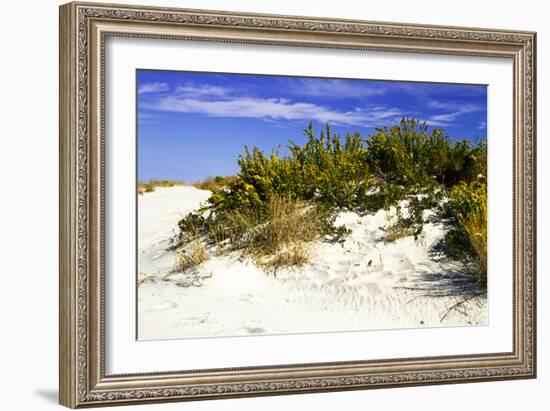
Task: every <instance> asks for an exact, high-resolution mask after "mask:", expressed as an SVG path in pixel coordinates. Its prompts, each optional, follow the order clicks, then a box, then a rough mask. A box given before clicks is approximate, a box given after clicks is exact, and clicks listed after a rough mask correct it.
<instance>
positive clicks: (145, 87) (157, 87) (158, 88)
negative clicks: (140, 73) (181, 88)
mask: <svg viewBox="0 0 550 411" xmlns="http://www.w3.org/2000/svg"><path fill="white" fill-rule="evenodd" d="M169 90H170V88H169V87H168V84H167V83H157V82H154V83H144V84H141V85H140V86H139V87H138V94H143V93H161V92H165V91H169Z"/></svg>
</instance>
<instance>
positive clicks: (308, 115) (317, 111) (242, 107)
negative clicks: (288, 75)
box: [142, 96, 401, 127]
mask: <svg viewBox="0 0 550 411" xmlns="http://www.w3.org/2000/svg"><path fill="white" fill-rule="evenodd" d="M142 108H146V109H150V110H160V111H172V112H180V113H198V114H205V115H208V116H212V117H235V118H237V117H241V118H258V119H274V120H277V119H283V120H317V121H319V122H323V123H325V122H330V123H334V124H345V125H353V126H365V127H366V126H373V125H375V126H377V125H379V120H383V119H388V118H394V117H396V116H399V115H401V112H400V111H399V110H397V109H392V108H388V109H387V108H383V107H376V108H375V109H372V110H363V109H360V108H356V109H355V110H353V111H339V110H335V109H331V108H330V107H327V106H321V105H317V104H313V103H305V102H293V101H291V100H288V99H284V98H256V97H237V98H233V99H216V100H205V99H200V98H191V97H179V96H168V97H164V98H160V99H158V100H157V101H156V102H152V103H144V104H143V105H142Z"/></svg>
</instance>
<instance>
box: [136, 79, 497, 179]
mask: <svg viewBox="0 0 550 411" xmlns="http://www.w3.org/2000/svg"><path fill="white" fill-rule="evenodd" d="M136 76H137V79H136V87H137V90H136V92H137V116H138V119H137V120H138V121H137V125H138V135H137V138H138V179H139V180H140V181H145V180H149V179H178V180H184V181H187V182H194V181H198V180H201V179H204V178H206V177H208V176H215V175H232V174H235V173H236V172H237V171H238V168H237V157H238V155H239V153H241V152H243V147H244V145H248V146H257V147H259V148H260V149H262V150H264V151H265V152H268V153H269V152H271V151H272V150H273V149H274V148H276V147H278V146H280V147H281V151H280V152H281V154H285V153H286V152H287V150H286V145H287V144H288V141H289V140H292V141H294V142H296V143H298V144H300V143H303V142H305V137H304V136H303V132H302V131H303V129H304V128H305V127H306V126H307V124H308V123H309V121H313V125H314V128H315V129H316V130H317V131H320V130H321V129H322V128H323V127H324V124H326V123H327V122H328V123H329V124H330V125H331V127H332V129H333V130H334V131H335V132H337V133H340V134H342V135H344V134H345V133H346V132H352V133H354V132H356V131H358V132H360V133H361V135H363V136H364V137H367V136H368V134H370V133H372V132H374V128H375V127H382V126H386V125H387V126H391V125H394V124H397V123H398V122H399V121H400V119H401V118H402V117H403V116H405V117H412V118H416V119H419V120H423V121H426V122H427V124H428V125H429V126H430V127H441V128H444V129H445V131H446V132H447V133H448V134H449V135H450V136H451V137H452V138H454V139H459V140H462V139H468V140H471V141H474V142H478V141H480V140H483V139H486V138H487V87H486V86H485V85H463V84H441V83H417V82H397V81H379V80H349V79H329V78H311V77H286V76H260V75H245V74H218V73H195V72H177V71H153V70H137V72H136Z"/></svg>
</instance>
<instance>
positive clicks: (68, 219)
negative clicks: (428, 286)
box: [59, 3, 536, 408]
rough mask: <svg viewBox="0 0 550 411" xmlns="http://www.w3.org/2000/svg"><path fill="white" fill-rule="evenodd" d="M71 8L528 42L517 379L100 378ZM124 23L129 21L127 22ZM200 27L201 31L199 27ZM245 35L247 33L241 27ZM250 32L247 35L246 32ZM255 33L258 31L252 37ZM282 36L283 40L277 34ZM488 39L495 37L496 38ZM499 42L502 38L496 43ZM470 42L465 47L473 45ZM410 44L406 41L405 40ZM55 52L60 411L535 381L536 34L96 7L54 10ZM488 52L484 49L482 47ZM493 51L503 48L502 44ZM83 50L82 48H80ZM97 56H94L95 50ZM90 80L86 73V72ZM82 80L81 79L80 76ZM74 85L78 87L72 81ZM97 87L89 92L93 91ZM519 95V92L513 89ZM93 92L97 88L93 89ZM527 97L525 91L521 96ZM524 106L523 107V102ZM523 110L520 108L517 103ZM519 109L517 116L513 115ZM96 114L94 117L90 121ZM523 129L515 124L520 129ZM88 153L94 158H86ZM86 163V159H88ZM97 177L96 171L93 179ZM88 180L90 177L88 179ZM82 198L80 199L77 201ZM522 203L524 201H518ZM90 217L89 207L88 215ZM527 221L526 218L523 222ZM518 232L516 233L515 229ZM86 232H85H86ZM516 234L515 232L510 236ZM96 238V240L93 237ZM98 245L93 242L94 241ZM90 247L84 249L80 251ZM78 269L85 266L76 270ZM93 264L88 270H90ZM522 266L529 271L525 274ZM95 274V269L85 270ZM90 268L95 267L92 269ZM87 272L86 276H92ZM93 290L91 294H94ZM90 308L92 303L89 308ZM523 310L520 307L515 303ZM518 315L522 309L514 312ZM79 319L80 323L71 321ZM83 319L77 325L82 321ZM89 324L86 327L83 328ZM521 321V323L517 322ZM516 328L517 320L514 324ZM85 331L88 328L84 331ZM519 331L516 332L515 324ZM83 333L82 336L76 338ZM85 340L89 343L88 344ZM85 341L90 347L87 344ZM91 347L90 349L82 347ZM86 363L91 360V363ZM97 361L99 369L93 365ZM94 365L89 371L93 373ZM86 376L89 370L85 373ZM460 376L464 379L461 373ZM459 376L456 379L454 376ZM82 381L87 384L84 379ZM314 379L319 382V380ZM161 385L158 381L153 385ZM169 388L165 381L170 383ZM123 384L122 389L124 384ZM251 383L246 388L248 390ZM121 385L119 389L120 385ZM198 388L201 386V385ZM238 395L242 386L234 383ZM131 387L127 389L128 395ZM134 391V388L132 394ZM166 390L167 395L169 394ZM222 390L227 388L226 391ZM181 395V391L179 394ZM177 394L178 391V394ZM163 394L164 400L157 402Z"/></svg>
mask: <svg viewBox="0 0 550 411" xmlns="http://www.w3.org/2000/svg"><path fill="white" fill-rule="evenodd" d="M79 7H86V8H94V7H98V8H103V9H125V10H146V11H149V12H153V11H177V12H180V13H190V14H194V13H195V14H199V13H204V14H206V15H209V16H212V15H220V16H230V17H231V16H236V17H239V16H245V17H248V18H254V17H258V18H270V19H276V18H281V19H291V20H293V21H297V22H300V21H302V20H307V21H308V22H320V23H322V22H324V23H326V24H332V23H334V24H338V23H340V24H344V23H346V24H347V23H350V24H353V23H356V24H373V25H380V26H384V25H391V26H392V27H403V28H412V30H414V29H418V30H420V29H424V28H425V29H430V28H433V29H436V30H443V29H449V30H464V31H468V30H473V31H477V32H486V33H496V34H499V33H500V34H501V35H502V36H512V35H516V36H519V37H522V38H525V39H528V38H530V41H531V47H532V50H531V52H532V54H533V55H532V56H531V60H530V61H531V64H532V67H530V68H529V67H522V68H520V72H522V71H524V70H525V69H526V68H527V69H531V76H532V79H531V82H530V83H528V84H522V86H525V87H524V88H529V87H532V90H531V94H530V95H529V96H528V97H529V98H530V103H531V106H530V107H523V108H522V109H521V110H522V114H521V116H524V115H525V114H527V115H530V116H531V127H532V130H531V131H530V132H531V134H527V135H526V134H525V132H526V131H527V130H519V131H518V133H519V134H520V135H521V136H522V137H523V139H526V138H530V139H531V140H532V141H528V142H527V143H529V144H532V147H531V155H532V157H528V158H522V159H521V161H525V162H526V163H527V164H526V165H527V167H528V168H530V170H531V173H532V174H531V175H530V176H528V177H530V180H529V181H527V185H526V186H523V183H522V188H523V191H524V192H525V196H528V195H531V197H530V199H531V201H532V202H533V204H532V205H530V206H528V209H527V212H526V213H523V214H522V215H520V216H519V217H520V218H519V221H517V223H522V222H523V221H522V220H523V219H524V218H525V219H526V221H527V223H530V224H528V226H529V227H528V228H530V231H529V232H527V233H524V234H525V235H526V236H527V237H528V241H531V242H532V248H531V255H528V256H524V258H526V262H525V265H524V267H523V269H525V268H527V269H531V270H532V273H533V276H532V279H531V281H532V283H531V284H525V288H523V286H524V284H522V285H521V287H520V288H521V290H523V293H524V296H525V295H527V293H532V295H533V300H532V301H531V304H532V306H531V307H527V309H528V310H530V312H531V313H532V318H531V321H532V323H531V326H532V330H527V329H523V333H522V334H523V335H520V336H518V337H519V339H520V342H522V343H525V344H531V345H532V347H531V348H532V352H531V355H532V358H527V359H525V358H523V354H524V352H523V349H524V348H525V347H523V346H522V347H520V348H521V350H520V351H522V352H520V353H519V354H520V357H521V359H520V360H519V361H518V360H516V361H512V360H511V359H510V360H509V364H510V366H513V365H514V366H515V365H516V364H517V366H518V367H520V368H521V367H522V366H523V371H521V372H519V371H518V374H517V375H496V374H495V375H490V374H488V375H486V376H484V377H483V376H482V377H475V378H474V377H471V378H469V379H463V378H462V377H456V378H449V379H448V380H444V379H442V380H435V379H434V380H427V381H425V382H418V381H413V380H411V381H407V380H405V381H402V382H396V383H383V382H382V383H380V384H373V385H369V384H366V383H365V384H361V383H360V382H359V383H357V384H356V385H353V386H346V383H342V384H334V385H332V386H330V385H329V386H327V387H323V388H319V387H318V386H315V385H311V386H309V385H308V384H307V380H306V379H304V380H302V381H303V382H304V383H303V386H296V387H295V388H285V387H282V386H281V388H274V389H272V390H271V389H266V390H263V389H258V390H252V391H247V390H245V389H244V388H242V389H241V390H240V391H239V390H238V389H237V391H232V389H228V391H223V392H220V393H218V394H214V393H206V394H201V393H200V392H199V393H197V394H196V395H183V394H177V393H175V394H174V393H171V391H174V390H176V391H177V389H178V387H176V386H174V385H173V384H174V382H175V379H170V377H166V379H165V382H166V384H167V385H164V387H165V388H163V384H162V383H160V385H159V386H158V387H159V388H152V387H151V386H150V385H147V384H150V382H151V380H147V377H146V376H142V377H140V376H118V377H117V376H115V378H112V377H105V376H104V375H102V372H101V359H100V358H99V359H98V358H96V356H101V347H100V345H98V344H97V341H95V338H96V337H94V334H95V332H99V333H100V334H101V331H100V330H99V331H95V332H91V327H92V328H93V327H97V324H96V321H98V320H100V318H101V317H100V316H99V318H98V315H97V313H95V312H88V311H94V310H93V309H94V307H97V305H98V303H99V302H98V301H96V300H93V299H94V298H98V296H99V294H98V291H101V290H98V289H96V288H94V287H96V286H94V285H93V283H94V282H95V281H96V279H92V287H93V288H92V290H90V289H89V288H88V292H87V293H86V295H85V296H82V295H79V292H80V291H79V281H81V280H82V278H79V275H78V272H79V270H89V268H90V266H89V264H90V262H89V261H87V260H85V261H84V262H83V261H82V260H79V255H78V254H79V252H80V251H81V250H80V249H79V247H80V246H81V244H80V243H79V238H80V236H81V235H83V234H82V232H81V231H82V230H84V235H85V236H87V238H88V242H90V239H92V240H93V239H94V238H95V240H98V237H97V233H96V234H93V233H90V232H89V230H90V227H89V226H90V224H91V223H92V222H93V221H97V220H96V219H94V218H93V217H92V218H91V217H90V210H89V209H87V213H88V215H87V218H84V219H82V216H81V215H79V212H78V210H79V204H78V202H79V201H83V199H82V197H79V190H82V187H83V184H84V187H85V188H86V190H85V191H86V192H85V194H86V195H87V200H86V202H87V203H89V202H90V201H91V202H92V203H93V202H95V207H97V206H98V202H97V199H96V198H92V199H90V194H92V197H93V196H95V194H97V191H96V193H93V192H92V193H90V191H91V190H90V189H93V188H94V185H93V184H91V183H90V178H91V179H95V178H96V177H97V175H95V177H94V176H90V172H91V171H90V167H92V168H93V167H94V165H90V164H88V163H87V161H89V160H90V159H89V157H88V156H89V155H90V153H95V154H97V148H93V147H90V145H91V143H90V141H88V143H87V147H85V148H84V156H83V155H82V151H81V150H80V149H79V144H81V143H82V141H81V140H79V135H81V134H82V133H89V135H93V134H94V133H96V132H97V128H98V125H97V124H92V125H89V126H88V128H87V129H84V130H82V129H79V119H80V117H81V116H82V115H83V113H79V111H78V109H79V107H81V105H82V104H85V102H83V101H80V100H79V95H80V94H79V88H80V91H82V87H83V85H82V82H79V78H78V76H79V58H78V55H77V54H78V53H77V48H78V47H79V46H80V47H82V45H79V44H78V43H79V40H80V39H79V35H80V33H79V27H78V10H79ZM127 21H130V22H131V19H130V20H127ZM205 27H207V26H205ZM245 29H247V27H245ZM250 30H255V29H254V28H250ZM258 30H259V29H258ZM281 33H282V34H285V35H286V33H285V32H284V31H282V32H281ZM496 34H495V35H496ZM503 38H504V37H503ZM474 41H476V40H472V42H474ZM526 41H527V40H526ZM413 42H414V38H413ZM59 44H60V60H59V64H60V107H59V110H60V118H59V125H60V130H59V133H60V142H59V153H60V178H59V183H60V191H59V202H60V214H59V217H60V233H59V234H60V254H59V259H60V277H59V284H60V294H59V299H60V311H59V320H60V331H59V339H60V350H59V357H60V365H59V372H60V377H59V378H60V393H59V400H60V404H62V405H64V406H67V407H70V408H79V407H86V406H100V405H101V406H103V405H119V404H131V403H150V402H161V401H162V402H167V401H183V400H200V399H215V398H229V397H242V396H258V395H282V394H293V393H304V392H323V391H334V390H352V389H371V388H379V387H384V388H387V387H392V388H393V387H398V386H414V385H427V384H444V383H457V382H476V381H489V380H495V379H511V378H535V377H536V87H535V86H536V33H533V32H520V31H507V30H484V29H469V28H463V27H444V26H424V25H413V24H398V23H382V22H365V21H353V20H333V19H317V18H313V17H298V16H274V15H256V14H251V13H231V12H219V11H210V10H208V11H202V10H188V9H172V8H161V7H141V6H140V7H136V6H126V5H109V4H98V3H69V4H65V5H62V6H60V34H59ZM488 44H490V42H489V43H488ZM501 44H506V41H504V42H503V43H501ZM516 46H518V44H515V46H514V45H513V44H510V47H512V48H514V47H516ZM86 47H89V45H88V44H86ZM96 51H97V50H96ZM524 52H525V50H524V46H521V49H520V51H519V52H518V53H520V54H521V53H524ZM91 71H92V72H93V69H92V70H91ZM87 74H89V73H87ZM518 75H519V78H518V80H519V81H522V80H524V81H525V80H526V78H525V73H523V75H522V74H518ZM80 80H81V79H80ZM90 81H91V80H90V78H88V79H86V84H85V85H86V90H84V94H85V95H86V98H88V99H90V98H91V96H93V93H94V92H95V91H94V90H93V87H91V85H90ZM96 86H97V85H96ZM520 88H521V87H520ZM96 89H97V87H96ZM528 92H529V90H528ZM524 94H525V90H523V92H522V96H521V97H525V96H524ZM523 100H525V99H523ZM522 103H525V101H522ZM518 109H519V108H518ZM525 110H531V113H526V111H525ZM92 112H95V111H94V109H93V108H92V109H90V107H88V108H87V111H86V116H88V118H90V117H91V116H92V114H91V113H92ZM96 114H97V113H96ZM523 123H525V121H523V122H522V124H520V126H524V125H525V124H523ZM94 150H95V151H94ZM519 154H525V149H524V148H523V147H520V150H519ZM92 160H93V159H92ZM82 168H84V169H87V170H88V172H87V173H88V179H87V180H86V181H84V182H82V181H79V179H80V178H81V175H80V173H79V170H82ZM96 172H97V171H96ZM93 173H94V172H92V174H93ZM80 194H82V193H80ZM525 198H527V197H525ZM523 199H524V198H523V197H520V198H519V199H518V201H523ZM91 208H92V209H94V207H91ZM529 213H532V214H529ZM522 227H523V225H522ZM91 230H92V231H93V227H92V228H91ZM518 230H520V229H519V228H518ZM99 237H100V236H99ZM99 240H101V238H99ZM88 245H90V244H88ZM83 263H85V266H84V267H82V265H83ZM94 264H95V265H94ZM529 264H530V267H529V266H528V265H529ZM93 266H97V262H96V263H93V264H92V267H93ZM96 268H97V267H96ZM92 271H93V270H92ZM92 275H93V273H92ZM87 283H88V285H87V286H88V287H89V286H90V279H88V280H87ZM94 290H95V292H94ZM90 292H94V294H95V297H94V296H91V295H90ZM92 300H93V301H92ZM522 301H523V302H524V300H522ZM522 310H523V308H522ZM79 316H80V321H79ZM82 316H83V317H82ZM90 318H91V319H92V321H90ZM82 319H87V320H86V321H87V327H86V329H85V330H82ZM520 320H522V319H520ZM522 321H523V320H522ZM91 323H92V324H91ZM522 325H523V324H522ZM82 333H84V335H83V334H82ZM88 337H90V338H88ZM529 338H531V339H532V340H531V341H526V339H529ZM90 340H92V341H91V342H90ZM90 344H91V345H90ZM90 347H92V351H95V353H96V354H97V355H96V356H94V353H93V352H90ZM90 355H92V357H93V358H92V360H93V361H91V357H90ZM98 361H99V362H98ZM527 363H530V365H529V367H528V368H527V369H526V368H525V366H526V364H527ZM94 364H95V366H94ZM91 368H93V369H91ZM465 372H468V371H467V369H466V371H465ZM457 375H459V374H457ZM86 376H87V377H86ZM319 378H322V377H319ZM161 379H162V378H161ZM140 380H141V381H142V382H143V384H136V381H140ZM170 380H171V381H170ZM123 381H126V383H127V384H126V383H124V382H123ZM270 381H271V382H272V383H273V384H277V382H276V380H269V379H268V380H267V383H268V382H270ZM279 381H280V383H281V384H284V383H285V379H284V378H281V379H280V380H279ZM253 382H254V380H252V383H253ZM121 383H122V384H121ZM205 384H206V383H205ZM241 384H243V387H244V386H245V385H247V383H241ZM132 387H134V388H132ZM139 387H141V388H139ZM148 387H149V388H150V390H148V392H149V395H150V396H142V395H141V394H139V391H140V390H142V391H144V392H145V391H147V388H148ZM171 387H172V389H171ZM227 387H229V386H227ZM179 388H182V389H183V387H179ZM181 392H183V391H181ZM163 393H164V394H163Z"/></svg>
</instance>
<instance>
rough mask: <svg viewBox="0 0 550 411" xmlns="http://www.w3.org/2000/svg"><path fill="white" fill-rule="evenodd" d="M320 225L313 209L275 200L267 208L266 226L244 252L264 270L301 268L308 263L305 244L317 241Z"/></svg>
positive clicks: (320, 222)
mask: <svg viewBox="0 0 550 411" xmlns="http://www.w3.org/2000/svg"><path fill="white" fill-rule="evenodd" d="M321 224H322V219H321V218H320V217H319V211H318V209H317V208H316V207H314V206H311V205H307V204H306V203H305V202H302V201H295V200H291V199H289V198H285V197H274V198H272V199H271V200H270V202H269V204H268V206H267V222H266V223H264V224H261V225H260V226H258V227H256V228H255V233H254V235H253V236H252V238H251V240H250V243H249V244H248V246H247V249H246V251H247V252H248V253H250V254H251V255H253V257H254V259H255V260H256V261H257V262H258V263H259V265H263V266H265V267H267V268H273V269H276V268H281V267H284V266H302V265H304V264H306V263H307V262H308V261H309V255H308V253H307V249H306V244H305V243H307V242H309V241H312V240H315V239H317V238H319V237H320V235H321V233H322V226H321Z"/></svg>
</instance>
